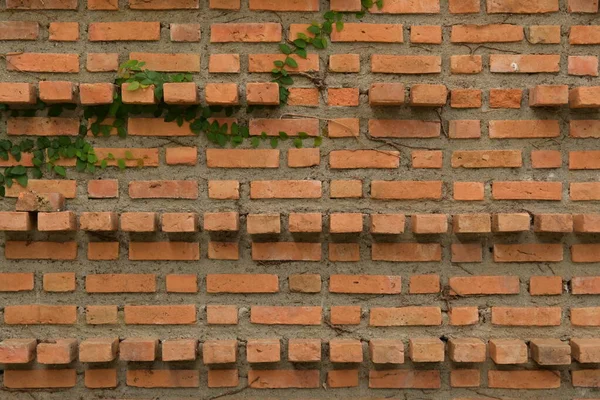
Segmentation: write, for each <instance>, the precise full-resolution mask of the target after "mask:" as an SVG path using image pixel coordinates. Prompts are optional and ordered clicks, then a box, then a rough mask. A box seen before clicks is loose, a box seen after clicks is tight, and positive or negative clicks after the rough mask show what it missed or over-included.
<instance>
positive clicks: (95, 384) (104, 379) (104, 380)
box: [84, 369, 119, 389]
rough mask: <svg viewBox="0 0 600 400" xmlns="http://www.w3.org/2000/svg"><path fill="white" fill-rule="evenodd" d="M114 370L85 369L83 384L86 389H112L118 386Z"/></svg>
mask: <svg viewBox="0 0 600 400" xmlns="http://www.w3.org/2000/svg"><path fill="white" fill-rule="evenodd" d="M118 383H119V382H118V378H117V370H116V369H86V370H85V372H84V384H85V387H86V388H88V389H112V388H116V387H117V385H118Z"/></svg>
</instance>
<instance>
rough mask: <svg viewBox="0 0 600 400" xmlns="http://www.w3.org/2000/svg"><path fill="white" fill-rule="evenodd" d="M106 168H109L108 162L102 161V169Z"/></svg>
mask: <svg viewBox="0 0 600 400" xmlns="http://www.w3.org/2000/svg"><path fill="white" fill-rule="evenodd" d="M106 167H108V161H106V160H102V161H101V162H100V169H106Z"/></svg>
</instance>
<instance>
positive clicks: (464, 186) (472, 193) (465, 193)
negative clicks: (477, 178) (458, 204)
mask: <svg viewBox="0 0 600 400" xmlns="http://www.w3.org/2000/svg"><path fill="white" fill-rule="evenodd" d="M484 191H485V187H484V183H483V182H454V183H453V189H452V192H453V197H454V200H457V201H481V200H483V199H484V196H485V194H484Z"/></svg>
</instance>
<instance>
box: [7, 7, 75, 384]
mask: <svg viewBox="0 0 600 400" xmlns="http://www.w3.org/2000/svg"><path fill="white" fill-rule="evenodd" d="M10 1H13V0H8V1H7V7H8V5H9V4H10ZM76 383H77V371H76V370H74V369H32V370H6V371H5V372H4V386H5V387H6V388H8V389H61V388H72V387H75V385H76Z"/></svg>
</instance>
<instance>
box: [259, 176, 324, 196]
mask: <svg viewBox="0 0 600 400" xmlns="http://www.w3.org/2000/svg"><path fill="white" fill-rule="evenodd" d="M321 187H322V183H321V181H313V180H297V181H294V180H288V181H286V180H282V181H252V182H250V198H251V199H318V198H321V196H322V188H321Z"/></svg>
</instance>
